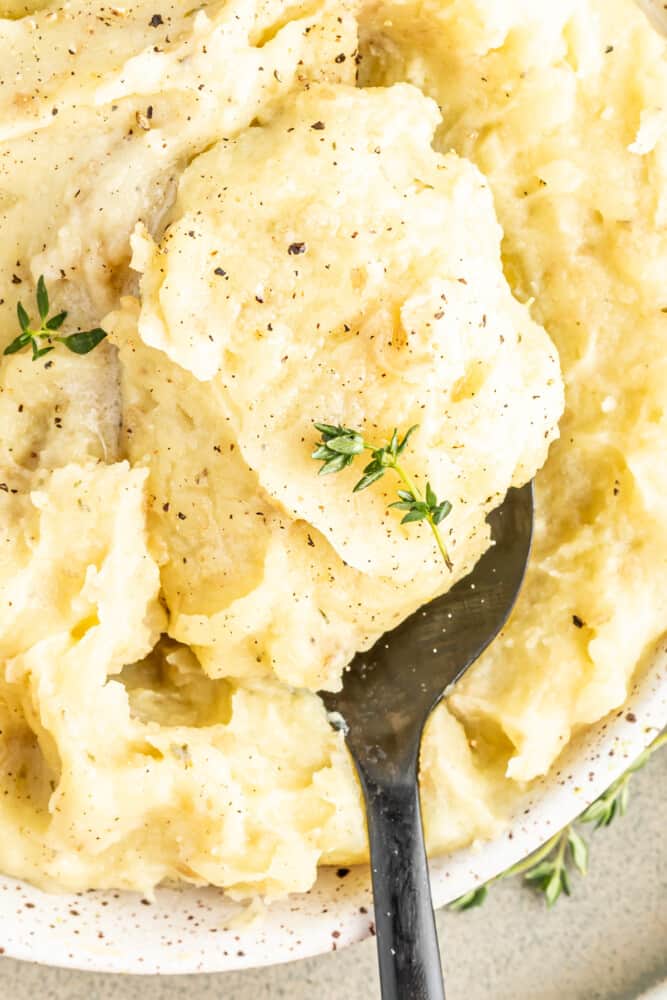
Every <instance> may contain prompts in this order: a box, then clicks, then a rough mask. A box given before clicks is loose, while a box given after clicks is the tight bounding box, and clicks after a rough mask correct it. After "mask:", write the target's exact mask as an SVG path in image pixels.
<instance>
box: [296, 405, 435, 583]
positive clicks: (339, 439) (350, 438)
mask: <svg viewBox="0 0 667 1000" xmlns="http://www.w3.org/2000/svg"><path fill="white" fill-rule="evenodd" d="M315 428H316V429H317V430H318V431H319V432H320V434H321V435H322V440H321V441H320V442H319V444H318V446H317V448H316V449H315V451H314V452H313V453H312V456H311V457H312V458H314V459H316V460H317V461H318V462H322V463H323V465H322V468H321V469H320V473H319V474H320V475H321V476H328V475H330V474H331V473H333V472H341V471H342V469H346V468H347V467H348V465H351V464H352V462H353V461H354V459H355V458H356V456H357V455H361V453H362V452H364V451H370V453H371V461H370V462H369V463H368V465H367V466H366V467H365V468H364V474H363V476H362V477H361V479H360V480H359V482H358V483H357V484H356V485H355V487H354V491H353V492H355V493H358V492H359V491H360V490H365V489H367V488H368V487H369V486H372V484H373V483H375V482H377V481H378V479H381V478H382V476H384V474H385V472H387V470H388V469H391V470H392V471H393V472H395V473H396V475H397V476H398V477H399V479H400V480H401V482H402V483H403V485H404V486H405V487H406V488H405V489H400V490H398V496H399V498H400V499H398V500H397V501H396V502H395V503H391V504H389V506H390V507H395V508H396V509H397V510H402V511H405V514H404V515H403V518H402V520H401V524H410V523H411V522H413V521H427V522H428V524H429V527H430V528H431V531H432V532H433V535H434V537H435V540H436V542H437V545H438V549H439V550H440V554H441V555H442V558H443V559H444V561H445V565H446V567H447V569H448V570H450V571H451V570H452V569H453V568H454V567H453V565H452V561H451V559H450V557H449V553H448V552H447V548H446V546H445V543H444V541H443V538H442V535H441V534H440V530H439V528H438V525H439V524H440V522H441V521H443V520H444V519H445V518H446V517H447V515H448V514H449V512H450V511H451V509H452V505H451V503H450V502H449V500H443V501H439V500H438V498H437V497H436V495H435V493H434V492H433V489H432V488H431V484H430V483H427V484H426V489H425V491H424V493H423V494H422V493H421V492H420V490H419V488H418V487H417V485H416V484H415V482H414V480H413V479H412V478H411V476H409V475H408V473H407V472H406V470H405V469H404V467H403V466H402V465H401V463H400V462H399V458H400V456H401V455H402V454H403V452H404V451H405V447H406V445H407V443H408V441H409V440H410V437H411V436H412V434H414V432H415V431H416V430H417V425H416V424H415V425H414V427H410V429H409V430H408V431H406V433H405V434H404V435H403V437H402V438H399V436H398V430H396V429H395V430H394V433H393V434H392V436H391V440H390V441H389V443H388V444H385V445H375V444H370V443H369V442H368V441H366V440H365V438H364V437H363V435H362V434H361V433H360V432H359V431H355V430H352V429H351V428H350V427H343V426H341V425H340V424H339V425H337V426H336V425H334V424H317V423H316V424H315Z"/></svg>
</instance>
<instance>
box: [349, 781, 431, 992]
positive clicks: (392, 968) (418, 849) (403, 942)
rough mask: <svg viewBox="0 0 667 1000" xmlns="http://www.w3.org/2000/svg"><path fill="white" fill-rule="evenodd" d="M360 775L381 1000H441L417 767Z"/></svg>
mask: <svg viewBox="0 0 667 1000" xmlns="http://www.w3.org/2000/svg"><path fill="white" fill-rule="evenodd" d="M410 771H412V773H411V774H409V775H406V774H401V775H400V776H399V777H397V776H395V775H392V776H387V777H384V776H379V777H378V776H377V775H374V776H373V778H370V777H369V776H368V775H362V784H363V786H364V792H365V795H366V812H367V816H368V835H369V840H370V852H371V870H372V874H373V896H374V901H375V930H376V935H377V948H378V958H379V963H380V985H381V990H382V998H383V1000H444V997H445V988H444V984H443V979H442V968H441V965H440V950H439V948H438V934H437V931H436V928H435V917H434V914H433V904H432V903H431V888H430V884H429V877H428V864H427V861H426V850H425V847H424V832H423V829H422V820H421V808H420V805H419V788H418V785H417V773H416V772H417V768H416V764H415V765H414V768H412V767H411V768H410Z"/></svg>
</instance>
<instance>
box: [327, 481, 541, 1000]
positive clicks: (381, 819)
mask: <svg viewBox="0 0 667 1000" xmlns="http://www.w3.org/2000/svg"><path fill="white" fill-rule="evenodd" d="M488 522H489V525H490V528H491V537H492V541H493V544H492V546H491V548H490V549H489V550H488V551H487V552H486V553H485V554H484V555H483V556H482V558H481V559H480V560H479V562H478V563H477V565H476V566H475V568H474V569H473V570H472V572H471V573H470V574H469V575H468V576H467V577H465V578H464V579H463V580H460V581H459V582H458V583H457V584H455V586H454V587H452V589H451V590H450V591H448V592H447V593H446V594H444V595H443V596H442V597H439V598H437V599H436V600H434V601H432V602H431V603H430V604H428V605H426V607H424V608H421V609H420V610H419V611H417V612H415V613H414V614H413V615H411V616H410V617H409V618H407V619H406V620H405V621H404V622H402V623H401V624H400V625H399V626H398V627H397V628H395V629H394V630H393V631H391V632H388V633H386V635H384V636H382V638H381V639H379V640H378V642H376V643H375V645H374V646H372V648H371V649H369V650H367V651H366V652H364V653H359V654H357V656H355V658H354V659H353V660H352V663H351V664H350V666H349V668H348V670H347V671H346V672H345V675H344V678H343V687H342V690H341V691H339V692H336V693H334V694H331V693H326V694H324V695H323V698H324V702H325V705H326V707H327V709H328V710H329V712H330V713H331V714H332V719H333V720H339V722H338V724H340V725H341V727H342V728H343V729H344V732H345V739H346V742H347V746H348V748H349V750H350V752H351V754H352V757H353V759H354V762H355V765H356V767H357V771H358V774H359V778H360V780H361V785H362V789H363V791H364V796H365V800H366V815H367V820H368V834H369V843H370V852H371V870H372V878H373V893H374V902H375V918H376V919H375V923H376V933H377V945H378V956H379V962H380V982H381V987H382V996H383V998H384V1000H440V998H443V997H444V986H443V981H442V972H441V968H440V953H439V948H438V941H437V935H436V930H435V922H434V919H433V908H432V905H431V896H430V888H429V882H428V868H427V863H426V853H425V848H424V837H423V830H422V823H421V812H420V805H419V791H418V784H417V779H418V760H419V747H420V744H421V737H422V732H423V729H424V725H425V723H426V720H427V719H428V716H429V715H430V713H431V711H432V710H433V708H434V707H435V706H436V705H437V704H438V702H439V701H440V700H441V698H442V697H443V695H444V694H445V693H446V692H447V690H448V689H449V688H450V686H451V685H452V684H454V683H455V682H456V681H457V680H458V679H459V678H460V677H461V676H462V674H464V673H465V671H466V670H467V669H468V667H469V666H470V665H471V664H472V663H474V662H475V660H476V659H477V657H478V656H479V655H480V653H482V652H483V650H484V649H485V648H486V647H487V646H488V645H489V643H490V642H491V641H492V640H493V639H494V638H495V637H496V636H497V635H498V632H499V631H500V630H501V628H502V627H503V625H504V624H505V622H506V621H507V618H508V617H509V614H510V612H511V610H512V608H513V606H514V604H515V602H516V599H517V596H518V594H519V590H520V589H521V584H522V582H523V578H524V574H525V570H526V564H527V562H528V557H529V554H530V545H531V539H532V528H533V488H532V484H531V483H528V484H527V485H526V486H523V487H522V488H521V489H511V490H510V491H509V492H508V494H507V496H506V498H505V500H504V502H503V503H502V505H501V506H500V507H498V508H497V509H496V510H495V511H493V512H492V513H491V514H490V515H489V518H488ZM341 720H342V721H341Z"/></svg>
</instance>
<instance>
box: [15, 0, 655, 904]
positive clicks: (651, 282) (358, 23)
mask: <svg viewBox="0 0 667 1000" xmlns="http://www.w3.org/2000/svg"><path fill="white" fill-rule="evenodd" d="M0 15H2V17H1V18H0V52H2V54H3V60H2V80H1V81H0V82H1V84H2V85H1V86H0V153H1V155H0V217H1V219H2V222H1V225H2V233H3V240H2V241H0V286H1V291H0V346H3V345H5V344H9V343H10V341H11V340H13V338H14V337H15V336H16V333H17V332H18V330H17V324H16V305H17V302H19V301H20V302H23V304H24V305H25V306H30V307H31V308H32V303H33V300H34V291H35V287H36V284H37V279H38V278H39V276H40V275H44V276H45V278H46V281H47V285H48V288H49V292H50V294H51V298H52V303H53V308H54V311H56V310H57V309H67V310H68V312H69V319H68V321H67V322H68V326H67V327H66V328H65V329H67V330H68V331H69V330H74V329H76V328H77V327H78V328H84V329H85V328H88V327H91V326H95V325H100V324H101V325H103V327H104V329H105V330H106V331H108V333H109V336H108V338H107V339H106V340H104V341H103V342H102V343H101V344H100V345H99V346H98V347H97V348H95V350H93V351H92V352H91V353H89V354H86V355H83V356H78V355H75V354H72V353H70V352H68V351H66V350H65V349H64V347H63V346H61V345H59V346H58V347H57V348H56V349H55V350H54V351H53V352H52V353H50V354H48V355H46V356H45V357H43V358H40V359H39V360H37V361H33V360H32V359H31V356H30V353H29V352H22V353H16V354H12V355H9V356H3V357H2V358H1V359H0V418H1V422H0V511H1V512H2V528H3V531H2V534H1V535H0V762H1V764H2V767H1V768H0V787H1V789H2V795H0V831H1V832H2V836H1V837H0V869H1V870H3V871H5V872H7V873H9V874H12V875H15V876H17V877H21V878H27V879H30V880H31V881H33V882H35V883H37V884H40V885H43V886H45V887H47V888H52V889H85V888H94V887H109V886H113V887H119V888H138V889H140V890H143V891H149V890H150V889H151V888H152V887H153V886H154V885H156V884H158V883H159V882H161V881H163V880H165V879H180V880H185V881H190V882H195V883H212V884H215V885H219V886H223V887H225V888H226V889H228V890H229V892H230V893H232V894H233V895H235V896H237V897H239V898H244V897H248V896H252V895H255V894H261V895H264V896H267V897H269V898H271V897H276V896H280V895H282V894H284V893H286V892H289V891H299V890H306V889H308V888H309V887H310V886H311V885H312V883H313V881H314V879H315V877H316V872H317V866H318V864H321V863H351V862H354V861H356V860H360V859H362V858H363V857H364V856H365V853H366V838H365V828H364V820H363V809H362V803H361V797H360V793H359V789H358V785H357V782H356V778H355V776H354V772H353V767H352V764H351V762H350V759H349V757H348V755H347V752H346V750H345V746H344V742H343V738H342V736H341V734H340V733H337V732H334V731H333V729H332V728H331V727H330V725H329V722H328V720H327V715H326V712H325V710H324V707H323V704H322V701H321V699H320V698H319V696H318V694H317V692H318V691H320V690H323V689H327V690H336V689H337V688H338V687H339V685H340V682H341V675H342V672H343V669H344V667H345V665H346V664H347V663H348V662H349V660H350V659H351V657H352V656H353V655H354V653H355V651H356V650H358V649H363V648H368V646H370V645H371V644H372V643H373V642H374V641H375V640H376V639H377V638H378V637H379V636H380V635H381V634H382V633H383V632H384V631H386V630H387V629H390V628H392V627H393V626H394V625H395V624H396V623H397V622H399V621H400V620H402V619H403V618H404V617H405V616H406V615H408V614H409V613H411V612H412V611H413V610H414V609H416V608H417V607H419V606H420V605H421V604H424V603H425V602H427V601H429V600H430V599H431V598H433V597H434V596H436V595H437V594H439V593H443V592H444V591H446V590H447V589H448V588H449V587H450V586H451V585H452V583H453V582H454V581H455V580H457V579H459V578H461V577H462V576H464V575H465V574H466V573H467V572H469V570H470V569H471V568H472V567H473V565H474V564H475V562H476V561H477V559H478V558H479V556H480V555H481V554H482V553H483V552H484V550H485V549H486V548H487V546H488V544H489V535H488V527H487V525H486V520H485V519H486V515H487V514H488V513H489V511H490V510H492V509H493V508H494V507H495V506H497V505H498V504H499V503H500V502H501V501H502V498H503V497H504V495H505V493H506V491H507V489H508V488H509V487H510V486H512V485H520V484H522V483H524V482H526V481H528V480H529V479H530V478H532V477H533V476H534V475H535V473H536V472H537V471H538V470H541V471H539V473H538V477H537V499H538V503H537V516H536V543H535V550H534V555H533V558H532V562H531V567H530V570H529V574H528V579H527V582H526V585H525V588H524V591H523V593H522V596H521V599H520V602H519V605H518V607H517V610H516V613H515V614H514V615H513V617H512V620H511V622H510V624H509V626H508V628H507V629H506V630H505V631H504V632H503V634H502V635H501V637H500V638H499V639H498V640H497V641H496V642H495V643H494V644H493V645H492V647H491V648H490V650H489V651H488V652H487V653H486V654H485V655H484V656H483V657H482V658H481V660H480V661H479V663H478V664H476V665H475V667H474V668H473V669H472V670H471V671H470V673H469V674H468V675H467V676H466V678H465V679H464V681H463V682H462V683H461V684H459V685H458V686H457V688H456V690H455V692H454V693H453V694H452V695H451V696H450V698H449V699H448V701H447V702H446V703H445V704H443V705H441V706H440V707H439V708H438V710H437V711H436V712H435V713H434V715H433V717H432V719H431V721H430V723H429V726H428V728H427V732H426V736H425V740H424V745H423V749H422V761H421V764H422V801H423V806H424V812H425V820H426V828H427V836H428V840H429V846H430V848H431V849H432V850H434V851H438V850H447V849H451V848H453V847H456V846H460V845H463V844H466V843H469V842H471V841H472V840H474V839H478V838H483V837H488V836H490V835H492V834H493V833H494V832H496V831H497V830H498V829H499V828H501V826H502V823H503V821H504V819H505V817H506V816H507V815H508V811H509V809H510V808H511V804H512V802H513V801H514V800H515V799H516V796H517V795H519V794H521V793H522V792H523V791H524V790H525V787H526V782H529V781H530V780H531V779H533V778H535V777H537V776H538V775H541V774H544V773H545V772H546V771H547V770H548V769H549V768H550V766H551V765H552V764H553V762H554V761H555V759H556V758H557V756H558V754H559V752H560V751H561V749H562V748H563V746H564V745H565V744H566V742H567V741H568V739H569V738H570V735H571V733H572V731H573V730H574V729H575V728H577V727H580V726H582V725H585V724H590V723H592V722H594V721H596V720H597V719H599V718H601V717H602V716H604V715H605V714H606V713H607V712H609V711H611V710H612V709H614V708H616V707H618V706H619V705H621V704H622V702H623V700H624V698H625V695H626V692H627V687H628V683H629V681H630V680H631V678H632V675H633V672H634V670H635V669H636V666H637V664H638V662H639V661H640V659H641V657H642V656H643V654H644V653H645V652H646V651H647V650H649V649H650V648H651V646H652V645H653V644H654V643H655V641H656V640H657V638H658V637H659V636H660V634H661V633H662V631H663V628H664V622H665V618H666V615H667V608H665V607H664V604H665V602H666V599H665V598H664V597H663V596H662V595H663V594H664V593H666V592H667V589H666V586H665V585H666V584H667V579H665V577H666V576H667V519H666V518H665V506H664V496H665V493H666V487H667V483H666V482H664V478H665V473H664V463H662V462H661V459H660V455H661V450H662V442H663V441H664V435H665V426H664V424H665V415H664V414H665V403H664V395H665V389H664V386H665V385H667V377H666V372H665V360H664V359H665V357H667V352H666V350H665V347H666V346H667V345H666V339H667V315H666V313H667V300H665V298H664V292H663V282H664V274H665V265H667V239H666V235H665V234H666V232H667V230H666V228H665V227H666V225H667V207H666V205H665V203H664V194H663V192H664V190H665V171H666V170H667V139H666V135H667V112H666V111H665V110H664V108H665V107H667V103H666V102H667V77H666V75H665V73H666V71H665V68H664V66H665V64H664V45H663V42H662V40H661V39H660V38H659V36H658V35H657V34H656V33H655V31H654V30H653V29H652V28H651V27H650V26H649V24H648V22H647V21H646V20H645V18H644V17H643V15H642V14H641V13H640V12H639V11H638V10H637V8H636V7H635V6H634V4H633V3H632V2H631V0H583V2H581V0H579V2H576V3H575V2H574V0H572V2H566V3H561V4H558V5H552V4H549V3H547V2H546V0H543V2H534V0H533V2H532V3H531V4H527V3H525V2H523V0H427V2H426V3H421V4H416V3H414V2H409V0H406V2H400V0H397V2H387V3H379V2H372V0H368V2H364V0H360V2H358V3H354V4H352V3H345V2H341V0H318V2H316V3H309V4H300V3H289V2H285V0H281V2H278V0H267V2H261V0H222V2H218V3H211V4H206V5H203V6H201V7H196V8H192V7H191V6H190V5H189V4H186V3H180V2H179V3H169V2H166V0H160V2H158V3H151V4H148V3H146V2H144V0H137V2H134V3H131V4H129V5H127V6H124V7H122V8H120V7H118V8H109V7H103V6H101V5H100V4H98V3H96V2H95V0H72V2H70V3H68V4H66V5H64V6H58V5H57V4H56V3H42V2H40V3H38V4H35V3H28V2H24V0H20V2H19V0H16V2H15V0H7V2H6V3H5V4H3V5H1V6H0ZM33 311H34V310H33ZM552 338H553V339H552ZM554 345H555V346H554ZM563 405H565V412H564V415H563V417H562V421H561V423H560V437H559V429H558V425H559V420H560V419H561V415H562V413H563ZM316 420H320V421H325V422H341V423H344V424H347V425H349V426H353V427H359V428H361V429H363V432H364V434H365V435H366V436H367V438H368V439H370V440H372V441H377V442H378V443H381V442H383V441H385V440H386V439H387V438H388V436H390V435H391V432H392V430H393V429H394V427H398V428H399V429H403V430H404V429H407V428H408V427H409V426H411V425H413V424H417V425H419V429H418V430H417V432H416V433H415V434H414V435H413V437H412V438H411V441H410V445H409V450H408V451H407V452H406V464H408V463H409V465H410V469H411V471H412V472H413V473H414V475H415V478H416V479H417V481H418V482H419V483H420V485H421V486H424V484H425V483H426V481H427V480H428V481H430V482H431V483H432V485H433V487H434V489H435V491H436V493H437V495H438V496H439V497H441V498H446V499H448V500H450V502H451V503H452V512H451V514H450V515H449V517H448V518H447V519H446V520H445V521H444V522H443V524H442V530H443V532H444V535H445V539H446V542H447V545H448V548H449V550H450V552H451V555H452V560H453V565H454V568H453V572H452V573H450V572H449V571H448V570H447V569H446V567H445V566H444V564H443V562H442V560H441V558H440V557H439V554H438V551H437V549H436V547H435V545H434V540H433V537H432V535H431V534H430V532H429V531H428V530H427V527H426V526H425V525H424V524H412V525H406V526H402V525H401V524H400V516H397V514H396V512H395V511H393V510H391V509H389V507H388V505H389V503H391V501H392V500H393V499H394V498H395V493H394V486H395V484H394V483H393V481H391V480H390V478H389V477H385V478H384V479H383V480H381V481H380V482H378V483H376V484H375V485H374V486H373V487H371V488H370V489H368V490H366V491H364V492H362V493H361V494H353V493H352V487H353V485H354V482H355V481H356V478H358V470H357V469H348V470H345V471H344V472H342V473H340V474H339V475H337V476H333V477H318V476H317V465H316V463H315V462H313V460H312V458H311V457H310V453H311V451H312V448H313V446H314V444H315V442H316V439H317V434H316V432H315V431H314V428H313V421H316ZM552 443H553V444H552ZM550 446H551V448H550Z"/></svg>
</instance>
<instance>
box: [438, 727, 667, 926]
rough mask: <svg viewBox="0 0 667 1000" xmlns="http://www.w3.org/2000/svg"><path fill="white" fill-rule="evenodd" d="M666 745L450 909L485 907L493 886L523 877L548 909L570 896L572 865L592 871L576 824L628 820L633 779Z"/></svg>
mask: <svg viewBox="0 0 667 1000" xmlns="http://www.w3.org/2000/svg"><path fill="white" fill-rule="evenodd" d="M665 743H667V733H664V734H663V735H662V736H659V737H658V738H657V739H656V740H654V741H653V743H651V744H650V746H648V747H647V748H646V750H644V751H643V753H641V754H640V755H639V757H637V759H636V760H635V761H634V763H633V764H631V765H630V767H629V768H628V769H627V771H625V772H624V773H623V774H622V775H621V776H620V778H617V779H616V781H614V782H613V784H611V785H610V786H609V788H608V789H607V790H606V792H603V793H602V795H600V797H599V798H597V799H596V800H595V801H594V802H592V803H591V805H590V806H588V808H587V809H585V810H584V812H582V814H581V815H580V816H579V817H578V818H577V819H576V820H575V821H574V823H570V824H569V825H568V826H566V827H565V828H564V829H563V830H560V831H559V832H558V833H557V834H555V835H554V836H553V837H551V839H550V840H547V842H546V844H542V846H541V847H539V848H538V849H537V850H536V851H534V852H533V853H532V854H530V855H529V856H528V857H527V858H524V859H523V860H522V861H519V862H517V864H515V865H512V867H511V868H508V869H507V870H506V871H504V872H501V873H500V875H496V877H495V878H492V879H490V880H489V881H488V882H486V883H485V884H484V885H480V886H478V887H477V888H476V889H471V891H470V892H467V893H466V894H465V895H464V896H459V898H458V899H455V900H454V902H453V903H450V904H449V909H450V910H456V911H462V910H471V909H473V908H474V907H476V906H481V905H482V903H483V902H484V900H485V899H486V897H487V895H488V892H489V886H490V885H492V883H493V882H498V881H500V879H505V878H510V877H511V876H512V875H522V876H523V878H524V879H525V881H526V882H529V883H530V884H531V885H532V886H533V888H535V889H537V890H538V891H539V892H542V893H543V894H544V898H545V900H546V903H547V906H548V907H552V906H553V905H554V903H555V902H556V900H557V899H558V897H559V896H560V895H561V893H565V895H566V896H569V895H570V891H571V889H570V869H569V867H568V866H569V865H572V866H573V867H574V868H575V869H576V870H577V871H578V872H579V873H580V874H581V875H585V874H586V872H587V871H588V858H589V847H588V844H587V843H586V841H585V840H584V838H583V837H582V835H581V833H579V831H578V830H577V829H576V825H575V824H577V823H593V824H594V829H596V830H597V829H598V828H600V827H603V826H609V824H610V823H612V822H613V820H614V819H615V818H616V817H618V816H624V815H625V813H626V810H627V807H628V800H629V795H630V780H631V778H632V775H633V774H634V773H635V772H636V771H638V770H639V769H640V768H642V767H644V765H645V764H646V762H647V761H648V760H649V758H650V757H651V756H652V755H653V754H654V753H655V752H656V750H659V749H660V747H661V746H663V745H664V744H665Z"/></svg>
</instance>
